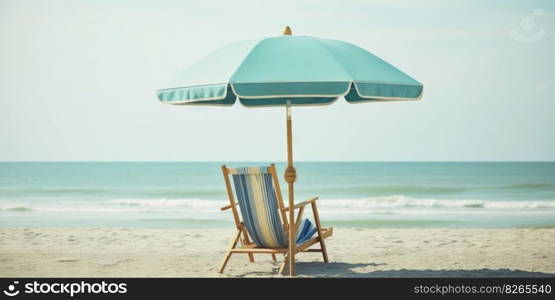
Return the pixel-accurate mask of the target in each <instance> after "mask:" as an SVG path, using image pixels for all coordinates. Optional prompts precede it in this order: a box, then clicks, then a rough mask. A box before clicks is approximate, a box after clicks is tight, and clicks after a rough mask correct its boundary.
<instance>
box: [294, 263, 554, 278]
mask: <svg viewBox="0 0 555 300" xmlns="http://www.w3.org/2000/svg"><path fill="white" fill-rule="evenodd" d="M383 265H386V264H379V263H370V264H363V263H354V264H349V263H341V262H334V263H329V264H326V263H323V262H299V263H298V264H297V272H298V274H299V275H302V276H310V277H555V273H543V272H530V271H523V270H510V269H474V270H463V269H442V270H408V269H399V270H376V271H369V272H365V271H362V270H360V269H365V268H366V267H375V266H383ZM357 269H359V270H357Z"/></svg>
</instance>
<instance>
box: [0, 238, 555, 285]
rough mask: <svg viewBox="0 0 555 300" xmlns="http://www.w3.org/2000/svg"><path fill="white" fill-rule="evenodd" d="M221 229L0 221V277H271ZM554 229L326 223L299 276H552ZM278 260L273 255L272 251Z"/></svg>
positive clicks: (264, 259)
mask: <svg viewBox="0 0 555 300" xmlns="http://www.w3.org/2000/svg"><path fill="white" fill-rule="evenodd" d="M232 233H233V231H232V230H231V229H114V228H39V229H33V228H27V229H24V228H21V229H0V276H1V277H272V276H277V275H276V270H277V268H278V267H279V262H272V261H271V259H270V255H267V254H266V255H263V254H260V255H257V256H255V258H256V262H255V263H249V262H248V260H247V258H246V255H239V254H236V255H233V256H232V257H231V260H230V262H229V264H228V267H227V269H226V271H225V273H224V274H218V273H217V272H216V270H217V268H218V266H219V264H220V262H221V259H222V257H223V255H224V252H225V251H226V250H227V248H228V246H229V243H230V239H231V237H232ZM554 241H555V229H553V228H545V229H541V228H527V229H356V228H335V231H334V236H333V237H332V238H331V239H328V249H329V256H330V260H331V261H330V262H331V263H329V264H325V263H323V262H322V259H321V255H320V254H319V253H302V254H300V255H298V256H297V258H298V264H297V270H298V273H299V276H309V277H498V276H499V277H520V276H527V277H528V276H529V277H543V276H549V277H554V276H555V242H554ZM278 259H279V260H281V259H282V257H278Z"/></svg>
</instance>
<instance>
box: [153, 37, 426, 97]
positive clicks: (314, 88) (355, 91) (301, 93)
mask: <svg viewBox="0 0 555 300" xmlns="http://www.w3.org/2000/svg"><path fill="white" fill-rule="evenodd" d="M422 91H423V85H422V84H421V83H420V82H418V81H416V80H414V79H413V78H411V77H410V76H408V75H407V74H405V73H403V72H402V71H400V70H399V69H397V68H395V67H394V66H392V65H391V64H389V63H387V62H385V61H384V60H382V59H380V58H379V57H377V56H375V55H373V54H372V53H370V52H368V51H366V50H364V49H362V48H360V47H358V46H355V45H353V44H350V43H347V42H343V41H338V40H331V39H323V38H316V37H310V36H292V35H283V36H277V37H270V38H264V39H256V40H249V41H242V42H237V43H234V44H230V45H228V46H225V47H222V48H220V49H218V50H216V51H214V52H212V53H211V54H209V55H208V56H206V57H205V58H203V59H201V60H199V61H197V62H196V63H194V64H193V65H191V66H190V67H189V68H187V69H185V70H184V71H183V72H182V73H180V74H179V75H178V76H177V77H176V78H175V79H174V80H172V81H171V82H170V83H168V84H167V85H166V86H165V87H163V88H162V89H159V90H157V95H158V99H159V100H160V101H162V102H164V103H168V104H179V105H222V106H225V105H232V104H234V103H235V100H236V98H239V101H240V102H241V103H242V104H243V105H245V106H285V105H286V104H287V102H288V101H290V104H291V105H292V106H298V105H325V104H330V103H332V102H334V101H335V100H337V98H339V97H345V99H346V100H347V101H348V102H351V103H358V102H372V101H374V102H376V101H391V100H418V99H420V98H421V97H422Z"/></svg>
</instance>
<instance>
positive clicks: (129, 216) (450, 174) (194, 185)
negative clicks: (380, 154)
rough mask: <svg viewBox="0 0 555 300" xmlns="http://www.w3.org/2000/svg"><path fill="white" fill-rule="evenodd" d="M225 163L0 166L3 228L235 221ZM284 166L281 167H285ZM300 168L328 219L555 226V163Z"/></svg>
mask: <svg viewBox="0 0 555 300" xmlns="http://www.w3.org/2000/svg"><path fill="white" fill-rule="evenodd" d="M221 164H222V163H214V162H198V163H196V162H195V163H192V162H53V163H35V162H29V163H25V162H21V163H20V162H17V163H7V162H5V163H0V227H3V228H6V227H65V226H94V227H134V228H136V227H142V228H181V227H183V228H191V227H230V226H232V216H231V213H230V211H226V212H221V211H220V210H219V208H220V207H221V206H225V205H227V204H228V202H227V201H228V200H227V197H226V191H225V187H224V182H223V177H222V174H221V170H220V165H221ZM227 165H228V166H230V167H238V166H262V165H268V163H264V162H258V163H253V162H244V163H241V162H233V163H228V164H227ZM284 166H285V165H284V163H278V164H277V168H278V172H279V173H280V174H282V173H283V170H284ZM296 167H297V173H298V179H297V183H296V185H295V186H296V188H295V190H296V200H297V201H301V200H304V199H306V198H309V197H311V196H319V197H320V200H318V207H319V211H320V215H321V219H322V222H323V223H324V225H333V226H340V227H364V228H425V227H445V228H469V227H470V228H471V227H474V228H506V227H548V226H555V162H475V163H474V162H460V163H459V162H445V163H441V162H298V163H296ZM281 177H282V176H280V181H281V187H282V192H283V194H284V197H286V195H287V187H286V184H285V182H284V181H283V179H282V178H281ZM285 199H286V198H285ZM305 213H306V215H310V211H307V212H305ZM306 215H305V216H306Z"/></svg>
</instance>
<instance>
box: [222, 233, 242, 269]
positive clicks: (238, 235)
mask: <svg viewBox="0 0 555 300" xmlns="http://www.w3.org/2000/svg"><path fill="white" fill-rule="evenodd" d="M240 236H241V230H237V233H236V234H235V237H234V238H233V242H232V243H231V247H229V250H227V253H226V254H225V256H224V261H223V262H222V264H221V265H220V269H219V270H218V273H223V272H224V269H225V266H226V265H227V262H228V261H229V258H230V257H231V254H232V253H231V250H232V249H234V248H235V246H237V242H239V237H240Z"/></svg>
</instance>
